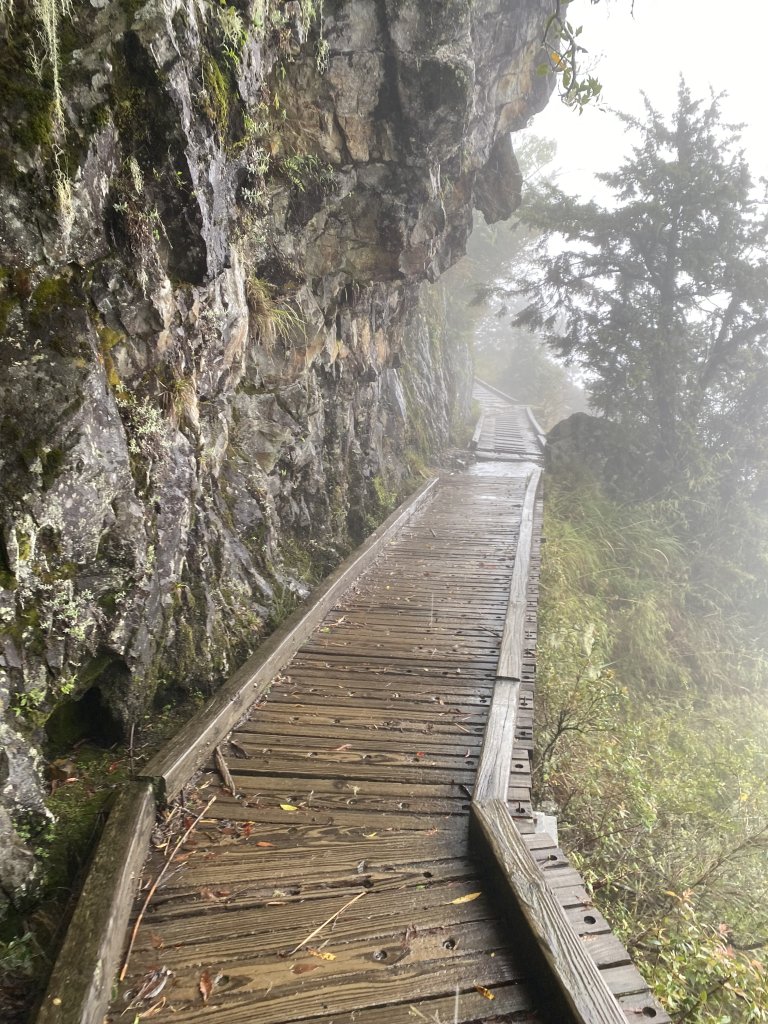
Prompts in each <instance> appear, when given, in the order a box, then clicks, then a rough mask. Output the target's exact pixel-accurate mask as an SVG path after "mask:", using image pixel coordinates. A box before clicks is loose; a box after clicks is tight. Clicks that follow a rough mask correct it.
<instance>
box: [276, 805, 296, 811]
mask: <svg viewBox="0 0 768 1024" xmlns="http://www.w3.org/2000/svg"><path fill="white" fill-rule="evenodd" d="M280 809H281V810H282V811H298V809H299V808H298V807H294V806H293V804H280Z"/></svg>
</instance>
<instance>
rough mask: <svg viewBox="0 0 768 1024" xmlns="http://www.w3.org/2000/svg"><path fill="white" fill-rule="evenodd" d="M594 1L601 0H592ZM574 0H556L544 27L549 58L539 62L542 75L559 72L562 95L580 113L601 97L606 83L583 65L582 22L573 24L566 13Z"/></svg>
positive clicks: (545, 45)
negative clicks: (603, 85) (580, 24)
mask: <svg viewBox="0 0 768 1024" xmlns="http://www.w3.org/2000/svg"><path fill="white" fill-rule="evenodd" d="M591 2H592V3H593V4H596V3H599V2H600V0H591ZM570 3H571V0H556V2H555V10H554V12H553V13H552V15H551V16H550V18H549V20H548V21H547V24H546V27H545V29H544V39H543V45H544V50H545V52H546V55H547V60H545V61H544V62H543V63H542V64H540V65H539V68H538V72H539V74H540V75H549V74H554V75H556V76H557V88H558V92H559V94H560V98H561V100H562V101H563V103H565V105H566V106H568V107H573V108H575V109H576V110H578V111H579V113H581V111H582V110H583V109H584V107H585V106H586V105H587V104H588V103H591V102H593V101H595V100H597V99H598V97H599V96H600V93H601V92H602V89H603V87H602V86H601V84H600V82H599V81H598V79H597V78H595V76H594V75H593V74H591V72H590V70H589V68H586V69H585V67H584V59H585V57H586V55H587V50H586V49H585V47H583V46H582V45H581V43H580V42H579V37H580V36H581V33H582V28H581V26H577V25H573V24H572V23H571V22H570V21H568V19H567V18H566V17H565V16H564V15H565V12H566V10H567V8H568V6H569V5H570Z"/></svg>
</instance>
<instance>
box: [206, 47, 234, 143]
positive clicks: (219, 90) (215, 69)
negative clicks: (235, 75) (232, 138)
mask: <svg viewBox="0 0 768 1024" xmlns="http://www.w3.org/2000/svg"><path fill="white" fill-rule="evenodd" d="M203 85H204V86H205V98H206V100H207V103H206V108H205V112H206V114H207V115H208V117H209V118H210V119H211V121H212V122H213V124H214V126H215V127H216V128H217V129H218V132H219V134H220V135H221V136H222V138H223V137H224V136H226V134H227V130H228V128H229V115H230V102H231V96H232V89H231V87H230V84H229V78H228V75H227V73H226V72H225V71H223V70H222V69H221V68H220V67H219V65H218V63H217V62H216V60H215V58H214V57H212V56H211V54H208V53H206V54H204V55H203Z"/></svg>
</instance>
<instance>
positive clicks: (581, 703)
mask: <svg viewBox="0 0 768 1024" xmlns="http://www.w3.org/2000/svg"><path fill="white" fill-rule="evenodd" d="M546 516H547V518H546V523H545V530H546V536H547V544H546V547H545V549H544V564H543V576H542V605H541V620H540V636H539V668H538V689H537V723H536V728H537V738H538V751H539V752H538V755H537V761H536V766H535V785H536V789H537V798H538V800H539V801H542V800H549V801H552V802H553V803H554V804H555V805H556V806H557V808H558V813H559V817H560V828H561V834H562V837H563V843H564V846H565V847H566V849H568V850H569V852H572V853H573V856H574V860H575V862H576V864H577V866H578V867H579V868H580V870H581V871H582V873H583V874H584V877H585V879H586V881H587V883H588V885H589V887H590V888H591V890H592V892H593V894H594V897H595V900H596V902H597V904H598V906H599V907H600V908H601V909H602V910H603V912H604V913H605V914H606V916H607V917H608V919H609V920H610V921H611V923H612V924H613V925H614V927H615V928H616V929H617V931H618V932H619V934H620V936H621V937H622V938H623V940H624V941H625V942H626V943H627V945H628V948H629V950H630V952H631V953H632V955H633V956H634V957H635V959H636V960H637V962H638V965H639V966H640V968H641V970H642V971H643V973H644V974H645V975H646V977H647V978H648V980H649V982H650V983H651V984H652V986H653V987H654V990H655V991H656V992H657V994H658V995H659V996H660V997H661V998H662V999H663V1001H664V1002H665V1004H666V1006H667V1008H668V1010H669V1011H670V1013H671V1014H672V1015H673V1017H674V1019H675V1020H680V1021H683V1020H685V1021H688V1022H691V1024H722V1022H723V1021H729V1022H731V1024H748V1022H758V1021H766V1020H768V963H767V962H766V955H765V948H764V947H765V942H766V939H767V938H768V882H766V878H765V872H764V868H763V864H764V858H765V856H766V852H768V782H766V778H767V775H768V773H767V769H768V740H767V737H768V709H766V707H765V704H764V701H763V700H762V697H761V693H760V691H758V692H757V693H755V692H754V690H753V689H752V687H753V686H754V681H753V680H752V679H751V678H749V677H746V676H745V675H744V674H743V673H742V672H740V671H739V670H738V668H737V667H736V668H735V666H737V665H738V662H736V661H735V658H734V656H735V655H736V654H737V651H736V647H737V646H738V641H735V640H734V636H733V623H732V622H731V621H729V620H728V619H727V618H726V617H725V616H723V615H722V614H721V615H720V618H719V622H718V623H716V624H715V623H713V622H711V621H707V620H704V621H702V620H700V619H699V618H698V616H697V615H695V614H692V613H691V609H690V600H691V583H690V572H689V571H688V565H689V562H690V560H691V557H690V552H689V551H688V550H686V548H685V546H684V545H683V544H682V543H681V541H680V539H679V536H678V533H677V530H678V518H677V515H676V514H675V511H674V509H671V508H670V507H669V505H664V504H656V505H653V504H650V503H646V504H645V505H640V506H629V505H620V504H618V503H616V502H614V501H610V500H609V499H607V498H606V497H605V496H604V495H603V494H602V493H601V492H600V489H599V487H598V486H597V485H596V484H595V482H594V481H592V480H589V479H586V478H584V477H581V478H575V477H573V476H572V477H571V478H570V479H562V478H559V477H557V476H554V477H553V476H550V478H549V481H548V496H547V510H546ZM764 683H765V678H764V677H763V684H764Z"/></svg>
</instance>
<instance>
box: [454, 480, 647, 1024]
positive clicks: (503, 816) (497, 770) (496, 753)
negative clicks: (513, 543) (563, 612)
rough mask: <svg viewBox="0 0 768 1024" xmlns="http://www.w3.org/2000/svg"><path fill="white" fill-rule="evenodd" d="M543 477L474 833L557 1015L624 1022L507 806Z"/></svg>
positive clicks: (531, 504) (505, 651)
mask: <svg viewBox="0 0 768 1024" xmlns="http://www.w3.org/2000/svg"><path fill="white" fill-rule="evenodd" d="M540 479H541V470H540V469H538V468H534V469H533V470H532V471H531V472H530V473H529V475H528V482H527V486H526V492H525V498H524V501H523V509H522V516H521V522H520V532H519V536H518V542H517V548H516V555H515V564H514V568H513V572H512V581H511V584H510V591H509V602H508V608H507V615H506V620H505V625H504V632H503V635H502V643H501V651H500V655H499V663H498V667H497V671H496V684H495V688H494V692H493V697H492V701H491V706H490V710H489V713H488V720H487V724H486V729H485V736H484V739H483V748H482V751H481V754H480V761H479V764H478V769H477V779H476V783H475V788H474V793H473V797H472V804H471V811H470V821H471V829H472V837H473V842H474V844H475V847H476V848H477V849H478V850H479V852H480V853H481V855H482V856H483V858H484V859H485V860H486V861H487V862H488V863H489V865H490V866H491V868H492V870H493V873H494V875H495V878H496V881H497V884H498V886H499V888H500V896H501V897H502V900H503V903H504V905H505V907H506V909H507V912H508V915H509V917H510V920H511V922H512V923H513V925H514V927H515V929H516V934H517V935H518V936H520V937H521V938H522V939H523V940H524V941H523V945H524V946H525V947H526V949H527V952H528V954H529V956H530V958H531V959H532V960H533V961H534V962H535V961H538V963H537V964H536V966H537V967H538V971H539V972H540V973H539V978H540V985H541V987H542V990H543V991H542V995H543V997H544V999H546V1000H550V1001H551V1002H552V1004H553V1006H552V1008H553V1010H554V1011H555V1012H556V1013H558V1014H559V1017H558V1019H561V1020H563V1021H565V1020H568V1021H570V1022H572V1024H627V1018H626V1016H625V1014H624V1012H623V1010H622V1009H621V1007H620V1006H619V1004H618V1002H617V1001H616V999H615V998H614V997H613V995H612V993H611V991H610V989H609V988H608V986H607V984H606V982H605V980H604V979H603V977H602V975H601V974H600V971H599V970H598V968H597V966H596V964H595V962H594V960H593V959H592V957H591V956H590V955H589V953H588V952H587V949H586V947H585V945H584V943H583V942H582V940H581V939H580V938H579V936H578V935H577V934H576V932H575V931H574V929H573V927H572V925H571V923H570V922H569V920H568V918H567V917H566V914H565V911H564V910H563V909H562V908H561V906H560V904H559V903H558V901H557V899H556V898H555V896H554V895H553V893H552V891H551V890H550V888H549V886H548V884H547V882H546V880H545V878H544V875H543V873H542V872H541V870H540V868H539V867H538V865H537V864H536V862H535V861H534V859H533V857H532V856H531V853H530V852H529V850H528V847H527V846H526V844H525V841H524V840H523V837H522V836H521V834H520V832H519V831H518V829H517V826H516V824H515V821H514V819H513V817H512V814H511V812H510V810H509V807H508V805H507V791H508V788H509V773H510V768H511V764H512V752H513V748H514V746H515V726H516V718H517V707H518V701H519V696H520V684H521V681H522V675H523V657H524V654H525V626H526V612H527V589H528V581H529V577H530V566H531V552H532V543H533V528H534V514H535V507H536V497H537V491H538V487H539V482H540ZM551 997H553V998H551Z"/></svg>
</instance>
